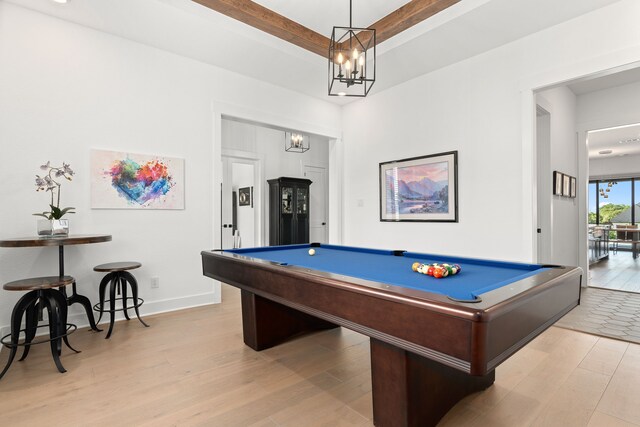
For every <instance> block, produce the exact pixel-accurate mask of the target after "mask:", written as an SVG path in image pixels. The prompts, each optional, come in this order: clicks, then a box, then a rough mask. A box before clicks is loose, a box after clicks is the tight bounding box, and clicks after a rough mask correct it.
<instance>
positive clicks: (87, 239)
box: [0, 234, 111, 331]
mask: <svg viewBox="0 0 640 427" xmlns="http://www.w3.org/2000/svg"><path fill="white" fill-rule="evenodd" d="M110 241H111V235H109V234H76V235H70V236H64V237H17V238H11V239H1V240H0V248H33V247H41V246H58V270H59V275H60V277H62V276H64V247H65V246H67V245H85V244H89V243H102V242H110ZM61 292H62V293H63V294H64V295H65V297H67V294H66V290H65V288H64V287H63V288H62V289H61ZM75 303H79V304H81V305H82V306H83V307H84V309H85V311H86V312H87V317H88V318H89V324H90V325H91V329H93V330H94V331H101V329H98V327H97V326H96V322H95V319H94V317H93V310H92V307H91V302H90V301H89V298H87V297H85V296H84V295H80V294H78V293H77V292H76V282H75V281H74V282H73V285H72V294H71V296H68V297H67V304H68V305H72V304H75Z"/></svg>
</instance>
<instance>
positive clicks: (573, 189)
mask: <svg viewBox="0 0 640 427" xmlns="http://www.w3.org/2000/svg"><path fill="white" fill-rule="evenodd" d="M569 197H576V178H575V177H574V176H572V177H571V188H570V190H569Z"/></svg>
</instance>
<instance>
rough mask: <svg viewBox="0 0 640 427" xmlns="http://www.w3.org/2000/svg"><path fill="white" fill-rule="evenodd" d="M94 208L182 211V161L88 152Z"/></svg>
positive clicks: (162, 157) (136, 155)
mask: <svg viewBox="0 0 640 427" xmlns="http://www.w3.org/2000/svg"><path fill="white" fill-rule="evenodd" d="M91 207H92V208H94V209H184V159H178V158H174V157H164V156H154V155H146V154H133V153H124V152H118V151H107V150H91Z"/></svg>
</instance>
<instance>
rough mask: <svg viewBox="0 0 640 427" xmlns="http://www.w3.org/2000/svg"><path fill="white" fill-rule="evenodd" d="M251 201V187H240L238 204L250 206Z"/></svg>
mask: <svg viewBox="0 0 640 427" xmlns="http://www.w3.org/2000/svg"><path fill="white" fill-rule="evenodd" d="M251 204H252V203H251V188H250V187H243V188H239V189H238V206H250V205H251Z"/></svg>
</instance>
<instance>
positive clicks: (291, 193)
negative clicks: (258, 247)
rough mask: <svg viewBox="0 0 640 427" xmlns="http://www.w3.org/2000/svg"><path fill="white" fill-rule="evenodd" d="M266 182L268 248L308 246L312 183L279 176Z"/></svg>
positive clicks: (301, 179) (302, 179) (306, 180)
mask: <svg viewBox="0 0 640 427" xmlns="http://www.w3.org/2000/svg"><path fill="white" fill-rule="evenodd" d="M267 182H268V183H269V245H271V246H274V245H291V244H295V243H309V186H310V185H311V180H309V179H304V178H287V177H280V178H276V179H270V180H268V181H267Z"/></svg>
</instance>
